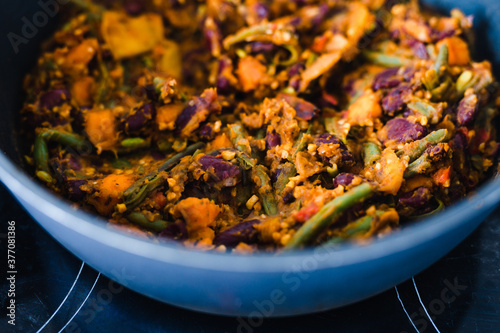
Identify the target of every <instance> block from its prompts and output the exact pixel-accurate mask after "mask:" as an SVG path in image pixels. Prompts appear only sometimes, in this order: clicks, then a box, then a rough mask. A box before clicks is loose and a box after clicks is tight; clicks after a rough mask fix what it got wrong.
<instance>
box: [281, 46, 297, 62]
mask: <svg viewBox="0 0 500 333" xmlns="http://www.w3.org/2000/svg"><path fill="white" fill-rule="evenodd" d="M283 47H284V48H285V49H286V50H287V51H288V52H290V57H288V59H286V60H283V61H279V62H278V65H280V66H290V65H293V64H295V63H296V62H297V60H298V59H299V51H298V50H297V47H296V46H295V45H291V44H285V45H283Z"/></svg>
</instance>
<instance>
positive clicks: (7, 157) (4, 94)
mask: <svg viewBox="0 0 500 333" xmlns="http://www.w3.org/2000/svg"><path fill="white" fill-rule="evenodd" d="M58 1H60V2H66V1H62V0H58ZM428 3H429V4H432V5H434V6H436V7H437V8H438V9H439V10H443V11H449V10H450V9H451V8H453V7H455V6H458V7H460V8H462V9H463V10H464V11H465V12H466V13H467V14H474V15H475V17H476V26H477V27H479V32H478V36H479V37H478V40H480V41H481V46H482V47H481V48H480V49H479V53H478V56H477V57H478V58H484V57H488V58H489V59H490V60H492V61H494V62H495V63H496V64H498V63H499V62H500V43H498V41H500V26H499V25H496V24H495V22H496V20H497V17H500V15H499V14H500V9H499V8H500V3H498V2H497V1H496V0H492V1H486V0H482V1H481V0H477V1H474V2H469V1H459V0H454V1H428ZM40 10H41V8H40V7H39V6H38V5H37V1H22V2H21V1H19V2H9V3H8V4H4V5H3V11H2V12H1V13H0V22H2V24H3V27H2V28H1V32H2V33H1V34H0V35H1V36H2V38H3V39H2V43H3V44H2V45H0V46H1V47H0V49H1V50H2V54H1V65H0V66H2V67H1V68H0V69H1V70H0V73H2V75H0V110H1V111H0V112H1V115H2V121H1V122H0V148H1V149H2V150H3V151H4V154H0V180H1V181H2V182H3V183H4V184H5V185H6V186H7V188H8V189H9V190H10V191H11V192H12V194H13V195H14V196H15V197H16V198H17V199H18V200H19V201H20V202H21V204H22V205H23V206H24V207H25V209H26V210H27V211H28V212H29V213H30V214H31V215H32V216H33V218H34V219H35V220H36V221H38V223H40V225H42V226H43V227H44V228H45V230H47V231H48V232H49V233H50V234H51V235H52V236H53V237H54V238H55V239H56V240H58V241H59V242H60V243H61V244H62V245H63V246H64V247H66V248H67V249H68V250H69V251H71V252H72V253H74V254H75V255H76V256H77V257H79V258H80V259H81V260H83V261H85V262H86V263H88V264H89V265H91V266H92V267H94V268H95V269H97V270H98V271H100V272H102V273H103V274H104V275H106V276H108V277H110V278H112V279H114V280H116V281H118V282H120V283H122V284H123V285H125V286H127V287H128V288H130V289H132V290H135V291H137V292H139V293H141V294H144V295H147V296H150V297H152V298H155V299H158V300H161V301H163V302H166V303H170V304H173V305H177V306H180V307H183V308H187V309H193V310H197V311H203V312H208V313H214V314H223V315H232V316H249V317H252V318H253V319H254V321H253V323H255V322H256V321H257V322H258V319H259V318H261V317H264V316H265V317H267V316H287V315H297V314H305V313H311V312H315V311H322V310H327V309H332V308H335V307H339V306H343V305H346V304H349V303H353V302H356V301H359V300H361V299H364V298H367V297H370V296H373V295H375V294H377V293H380V292H382V291H384V290H387V289H388V288H391V287H392V286H394V285H396V284H398V283H401V282H402V281H404V280H406V279H408V278H409V277H411V276H412V275H414V274H417V273H418V272H420V271H422V270H423V269H425V268H426V267H428V266H429V265H431V264H432V263H434V262H435V261H437V260H438V259H439V258H441V257H442V256H444V255H445V254H446V253H447V252H449V251H450V250H451V249H452V248H453V247H455V246H456V245H457V244H458V243H459V242H461V241H462V240H463V239H464V238H465V237H466V236H467V235H469V234H470V233H471V232H472V231H473V230H474V229H475V228H476V227H477V226H478V225H479V224H480V223H481V221H482V220H484V219H485V218H486V217H487V216H488V214H489V213H491V212H492V211H493V209H494V208H495V206H496V205H497V204H498V203H499V202H500V179H492V180H490V181H489V182H488V183H486V184H484V185H483V186H482V187H481V188H480V189H479V190H478V191H477V193H476V194H474V195H472V196H470V197H469V198H468V199H466V200H463V201H462V202H460V203H458V204H456V205H455V206H453V207H451V208H449V209H448V210H446V211H445V212H443V213H441V214H439V215H436V216H434V217H432V218H429V219H427V220H424V221H420V222H418V223H415V224H412V225H409V226H406V227H405V228H403V229H402V230H400V231H398V232H395V233H393V234H391V235H389V236H387V237H385V238H383V239H379V240H374V241H373V243H371V244H370V245H367V246H352V245H345V246H343V247H341V248H340V249H339V250H335V251H332V250H326V249H324V248H317V249H314V250H313V249H311V250H305V251H298V252H293V253H288V254H282V255H279V256H276V255H252V256H235V255H225V254H216V253H201V252H197V251H191V250H187V249H184V248H179V247H177V246H174V245H170V246H169V245H161V244H156V243H153V242H151V241H146V240H142V239H138V238H134V237H133V236H130V235H126V234H122V233H120V232H118V231H116V230H110V229H108V228H107V227H106V223H105V222H104V221H103V220H101V219H99V218H97V217H96V216H92V215H89V214H87V213H85V212H82V211H79V210H75V209H73V208H72V207H71V206H70V204H68V203H67V202H65V201H63V200H61V199H60V198H58V197H56V196H55V195H53V194H52V193H51V192H49V191H47V190H46V189H45V188H43V187H42V186H40V185H39V184H38V183H37V182H35V181H33V179H32V178H31V177H30V176H29V175H27V174H26V173H25V172H24V171H23V167H22V162H21V161H22V158H21V156H20V155H21V153H20V151H22V146H23V141H22V138H19V137H18V136H17V135H16V132H15V130H14V129H15V128H16V126H17V124H18V120H19V119H18V111H19V109H20V105H21V104H22V96H21V94H20V91H21V88H20V86H21V80H22V77H23V75H24V74H25V73H26V72H27V71H28V70H29V68H30V67H31V66H32V65H33V62H34V60H35V59H36V55H37V50H38V47H39V43H40V41H41V40H43V38H45V37H46V36H47V34H49V33H50V31H51V27H50V25H51V22H50V21H51V19H49V22H48V24H47V25H46V26H45V27H41V28H39V29H37V30H38V31H37V33H35V34H34V36H31V37H29V38H27V37H26V43H24V42H23V43H21V44H19V45H18V48H19V50H18V51H19V52H18V53H16V52H14V48H13V47H12V45H11V42H10V41H9V40H8V39H6V38H4V37H5V36H8V33H9V32H13V33H16V34H20V33H21V31H22V25H23V21H22V20H21V18H22V17H23V16H25V17H27V18H31V17H33V15H36V14H37V13H39V12H40ZM40 22H41V21H40ZM11 36H12V34H11ZM485 45H490V46H492V48H491V49H488V48H486V47H484V46H485ZM497 68H498V67H497ZM7 218H8V217H7Z"/></svg>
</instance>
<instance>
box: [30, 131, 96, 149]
mask: <svg viewBox="0 0 500 333" xmlns="http://www.w3.org/2000/svg"><path fill="white" fill-rule="evenodd" d="M39 135H40V136H41V137H42V138H43V139H44V140H45V141H46V142H49V141H52V142H57V143H60V144H62V145H65V146H69V147H71V148H73V149H76V150H80V151H82V150H83V151H85V150H86V149H89V148H90V147H92V144H91V143H90V142H88V141H87V140H85V138H84V137H83V136H81V135H77V134H73V133H66V132H61V131H58V130H53V129H47V130H44V131H42V132H40V134H39Z"/></svg>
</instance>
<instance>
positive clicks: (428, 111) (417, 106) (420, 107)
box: [408, 100, 437, 119]
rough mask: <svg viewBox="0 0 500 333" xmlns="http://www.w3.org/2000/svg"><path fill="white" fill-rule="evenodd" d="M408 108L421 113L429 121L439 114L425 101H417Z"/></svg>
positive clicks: (409, 104)
mask: <svg viewBox="0 0 500 333" xmlns="http://www.w3.org/2000/svg"><path fill="white" fill-rule="evenodd" d="M408 108H409V109H410V110H413V111H415V112H418V113H420V114H421V115H423V116H425V118H427V119H431V118H432V117H433V115H435V114H436V113H437V110H436V108H435V107H433V106H432V105H431V104H430V103H429V102H427V101H425V100H417V101H415V102H411V103H408Z"/></svg>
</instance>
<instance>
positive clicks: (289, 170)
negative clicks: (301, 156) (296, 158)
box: [274, 162, 297, 195]
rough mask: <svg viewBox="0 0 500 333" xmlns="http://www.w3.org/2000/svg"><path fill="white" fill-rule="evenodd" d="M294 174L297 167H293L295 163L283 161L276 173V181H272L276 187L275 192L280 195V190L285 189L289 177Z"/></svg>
mask: <svg viewBox="0 0 500 333" xmlns="http://www.w3.org/2000/svg"><path fill="white" fill-rule="evenodd" d="M296 174H297V169H295V165H293V163H290V162H285V163H284V164H283V165H282V168H281V170H280V173H279V174H278V179H277V180H276V183H274V188H275V189H276V193H277V194H278V195H281V192H283V190H284V189H285V187H286V184H288V182H289V181H290V178H292V177H293V176H295V175H296Z"/></svg>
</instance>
